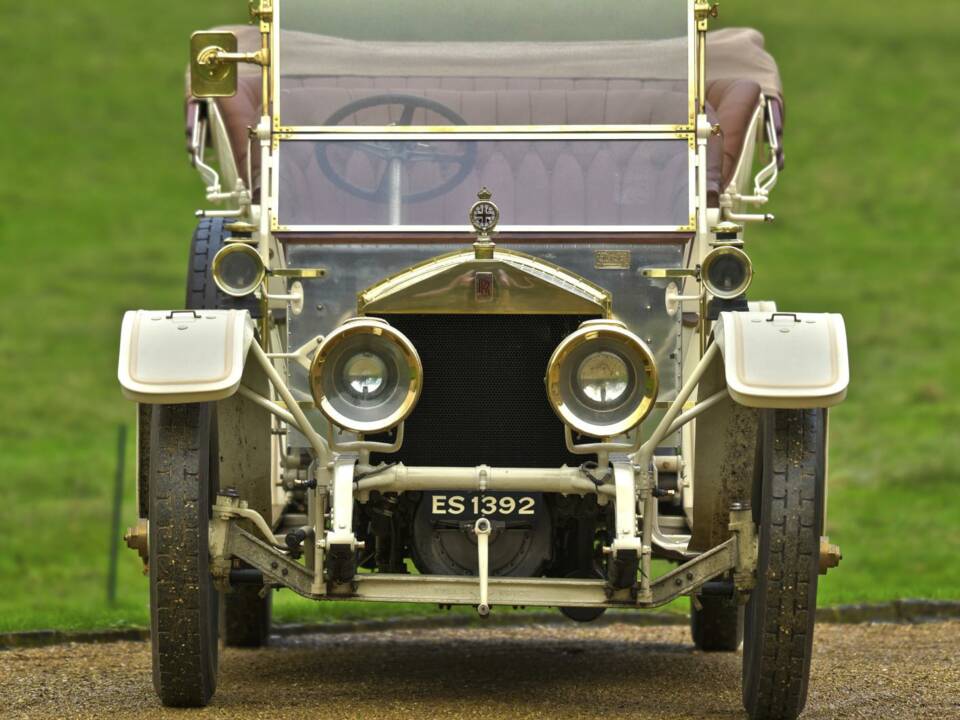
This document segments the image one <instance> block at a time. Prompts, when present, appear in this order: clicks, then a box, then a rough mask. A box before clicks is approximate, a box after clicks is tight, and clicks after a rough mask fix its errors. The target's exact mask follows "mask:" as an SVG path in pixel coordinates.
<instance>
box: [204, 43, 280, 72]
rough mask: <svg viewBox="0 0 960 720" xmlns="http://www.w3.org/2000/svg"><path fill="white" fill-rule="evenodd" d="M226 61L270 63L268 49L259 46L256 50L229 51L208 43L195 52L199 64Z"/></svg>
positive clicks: (262, 64) (216, 63) (218, 63)
mask: <svg viewBox="0 0 960 720" xmlns="http://www.w3.org/2000/svg"><path fill="white" fill-rule="evenodd" d="M226 63H249V64H251V65H260V66H261V67H266V66H267V65H269V64H270V51H269V50H266V49H264V48H261V49H260V50H257V51H256V52H229V51H227V50H224V49H223V48H222V47H219V46H218V45H209V46H207V47H205V48H204V49H203V50H201V51H200V52H199V53H198V54H197V64H198V65H200V66H205V65H223V64H226Z"/></svg>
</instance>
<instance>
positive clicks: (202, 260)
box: [186, 217, 271, 648]
mask: <svg viewBox="0 0 960 720" xmlns="http://www.w3.org/2000/svg"><path fill="white" fill-rule="evenodd" d="M231 222H232V221H231V220H229V219H225V218H216V217H214V218H202V219H201V220H200V223H199V224H198V225H197V229H196V230H195V231H194V233H193V239H192V241H191V243H190V266H189V268H188V269H187V302H186V309H187V310H249V311H250V315H251V316H252V317H254V318H258V317H260V316H261V312H260V303H259V302H257V299H256V298H255V297H246V298H235V297H231V296H230V295H227V294H226V293H224V292H223V291H221V290H220V288H218V287H217V284H216V283H215V282H214V281H213V276H212V275H211V271H212V268H213V258H214V256H215V255H216V254H217V253H218V252H219V251H220V249H221V248H222V247H223V246H224V245H225V244H226V240H227V238H229V237H231V234H230V231H229V230H227V229H226V227H225V226H226V225H229V224H230V223H231ZM221 611H222V613H223V641H224V644H225V645H227V646H229V647H247V648H250V647H263V646H264V645H266V644H267V641H268V640H269V638H270V616H271V600H270V596H269V595H268V596H267V597H265V598H262V597H260V588H259V587H253V586H249V585H242V586H240V587H237V588H234V589H233V590H232V591H231V592H229V593H225V594H224V595H223V596H222V606H221Z"/></svg>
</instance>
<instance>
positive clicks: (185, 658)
mask: <svg viewBox="0 0 960 720" xmlns="http://www.w3.org/2000/svg"><path fill="white" fill-rule="evenodd" d="M150 441H151V442H150V448H151V450H150V491H149V492H150V526H149V527H150V531H149V532H150V640H151V646H152V652H153V686H154V689H155V690H156V692H157V695H158V696H159V697H160V701H161V702H162V703H163V704H164V705H167V706H170V707H203V706H204V705H206V704H207V703H208V702H209V701H210V698H211V697H213V693H214V691H215V690H216V686H217V661H218V653H219V647H218V641H217V634H218V625H219V606H220V603H219V597H218V593H217V592H216V589H215V588H214V585H213V580H212V578H211V577H210V569H209V561H210V554H209V545H208V542H209V540H208V528H209V523H210V508H211V501H212V499H213V498H212V496H213V495H214V494H215V493H216V489H217V480H218V479H217V468H218V459H217V453H216V446H217V440H216V419H215V414H214V410H213V406H211V405H209V404H193V405H157V406H155V407H154V414H153V421H152V423H151V438H150Z"/></svg>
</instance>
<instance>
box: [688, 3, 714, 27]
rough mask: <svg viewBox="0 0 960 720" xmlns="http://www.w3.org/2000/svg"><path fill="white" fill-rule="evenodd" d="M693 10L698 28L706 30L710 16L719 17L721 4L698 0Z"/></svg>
mask: <svg viewBox="0 0 960 720" xmlns="http://www.w3.org/2000/svg"><path fill="white" fill-rule="evenodd" d="M693 12H694V16H695V17H696V18H697V30H698V31H699V32H706V31H707V26H708V24H709V22H710V18H715V17H719V15H720V4H719V3H710V2H706V1H705V0H697V3H696V5H694V6H693Z"/></svg>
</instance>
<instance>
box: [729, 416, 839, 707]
mask: <svg viewBox="0 0 960 720" xmlns="http://www.w3.org/2000/svg"><path fill="white" fill-rule="evenodd" d="M762 428H763V429H762V433H763V438H762V440H763V448H762V450H763V461H762V471H761V473H760V482H759V483H758V486H757V487H756V488H755V489H754V504H753V508H754V518H755V521H756V522H757V531H758V542H759V548H758V550H759V555H758V560H757V585H756V587H755V588H754V590H753V592H752V593H751V595H750V600H749V602H748V604H747V610H746V618H745V633H744V646H743V704H744V707H745V708H746V710H747V713H748V714H749V716H750V717H751V718H752V719H753V720H760V719H761V718H762V719H764V720H792V719H793V718H796V717H797V716H798V715H799V714H800V712H801V711H802V710H803V706H804V704H805V703H806V698H807V683H808V680H809V676H810V657H811V655H812V652H813V626H814V622H815V614H816V603H817V575H818V559H819V552H820V535H821V533H822V530H823V493H824V483H825V467H826V423H825V418H824V411H822V410H776V411H770V412H767V413H766V414H765V415H764V418H763V422H762Z"/></svg>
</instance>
